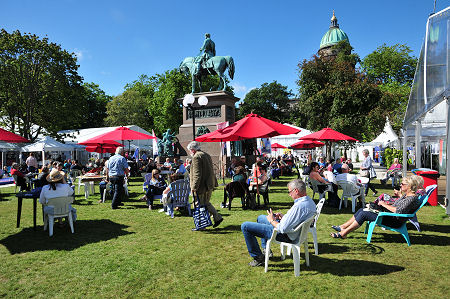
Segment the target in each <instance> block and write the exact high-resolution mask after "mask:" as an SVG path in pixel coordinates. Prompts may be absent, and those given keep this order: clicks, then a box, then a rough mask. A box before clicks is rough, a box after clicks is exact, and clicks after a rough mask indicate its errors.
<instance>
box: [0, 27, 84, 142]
mask: <svg viewBox="0 0 450 299" xmlns="http://www.w3.org/2000/svg"><path fill="white" fill-rule="evenodd" d="M77 70H78V65H77V59H76V57H75V55H74V54H73V53H72V54H71V53H69V52H67V51H66V50H63V49H62V48H61V46H60V45H57V44H55V43H50V42H49V41H48V39H47V38H43V39H40V38H39V37H38V36H36V35H31V34H23V35H22V34H21V33H20V31H14V32H13V33H11V34H9V33H8V32H7V31H6V30H4V29H2V30H1V31H0V115H3V118H2V125H4V126H6V127H7V128H8V129H10V130H12V131H16V132H18V133H19V134H20V135H22V136H24V137H26V138H28V139H31V140H34V139H35V138H36V137H37V135H38V134H39V133H41V132H42V131H43V129H44V128H45V130H46V131H47V132H48V133H50V134H51V135H55V134H56V132H57V131H59V130H62V129H68V128H73V127H78V126H79V125H80V124H81V123H84V122H85V120H84V115H85V114H86V112H87V111H86V105H85V102H84V101H83V98H82V95H83V88H82V86H81V80H82V78H81V77H80V76H79V75H78V73H77ZM80 103H81V104H80Z"/></svg>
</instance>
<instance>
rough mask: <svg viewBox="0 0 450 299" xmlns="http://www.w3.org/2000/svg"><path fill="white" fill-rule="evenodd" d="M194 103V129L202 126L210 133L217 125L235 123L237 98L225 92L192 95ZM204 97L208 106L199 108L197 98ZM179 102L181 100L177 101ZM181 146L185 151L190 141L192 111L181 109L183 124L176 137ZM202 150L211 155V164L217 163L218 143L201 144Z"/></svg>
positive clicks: (218, 154)
mask: <svg viewBox="0 0 450 299" xmlns="http://www.w3.org/2000/svg"><path fill="white" fill-rule="evenodd" d="M193 95H194V97H195V102H194V104H193V106H194V107H195V108H196V110H195V128H196V130H197V128H198V127H200V126H204V127H207V128H208V129H209V130H210V131H211V132H213V131H215V130H217V124H219V123H222V122H226V121H228V122H230V124H231V123H233V122H234V121H235V117H236V116H235V113H236V109H235V103H236V102H237V101H239V98H237V97H235V96H233V95H231V94H230V93H228V92H225V91H211V92H202V93H194V94H193ZM200 96H206V97H207V98H208V105H206V106H202V107H200V106H199V105H198V98H199V97H200ZM178 100H179V101H180V102H182V101H183V99H178ZM177 138H178V140H179V141H180V144H181V146H182V147H183V148H184V149H185V150H186V152H187V153H189V152H188V151H187V148H186V147H187V145H188V144H189V142H191V141H192V138H193V136H192V111H191V110H190V109H187V108H186V107H183V124H182V125H181V126H180V129H179V133H178V135H177ZM202 150H204V151H205V152H207V153H208V154H210V155H211V157H212V159H213V162H214V163H217V162H218V161H219V156H220V142H202Z"/></svg>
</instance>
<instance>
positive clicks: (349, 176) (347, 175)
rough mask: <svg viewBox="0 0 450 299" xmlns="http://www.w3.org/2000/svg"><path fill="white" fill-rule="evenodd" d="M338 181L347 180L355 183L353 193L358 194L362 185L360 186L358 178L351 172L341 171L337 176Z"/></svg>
mask: <svg viewBox="0 0 450 299" xmlns="http://www.w3.org/2000/svg"><path fill="white" fill-rule="evenodd" d="M336 181H337V182H340V181H344V182H345V181H346V182H349V183H351V184H352V185H353V188H352V194H356V193H358V192H359V189H360V187H359V186H358V178H357V177H356V175H354V174H351V173H341V174H338V175H337V176H336Z"/></svg>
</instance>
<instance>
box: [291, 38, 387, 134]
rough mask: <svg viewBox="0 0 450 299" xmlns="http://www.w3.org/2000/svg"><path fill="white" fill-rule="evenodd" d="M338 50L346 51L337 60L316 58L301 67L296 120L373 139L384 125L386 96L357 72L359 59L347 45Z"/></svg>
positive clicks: (302, 124) (313, 127) (304, 123)
mask: <svg viewBox="0 0 450 299" xmlns="http://www.w3.org/2000/svg"><path fill="white" fill-rule="evenodd" d="M335 47H338V48H340V49H343V50H342V51H341V52H339V54H338V55H337V57H336V58H335V59H333V58H331V59H330V58H329V57H327V58H323V57H319V56H313V57H312V59H311V60H304V61H303V62H301V63H300V64H299V79H298V81H297V84H298V86H299V101H298V106H297V107H296V109H294V112H293V113H292V115H293V116H294V119H293V120H294V121H296V123H297V124H298V125H300V126H303V127H307V128H308V129H310V130H314V131H317V130H320V129H322V128H325V127H331V128H333V129H335V130H337V131H340V132H342V133H344V134H347V135H349V136H352V137H354V138H356V139H359V140H362V141H365V140H367V139H371V138H373V137H375V136H376V134H378V133H379V132H380V131H381V130H382V128H383V125H384V117H383V116H382V115H380V114H382V112H383V111H380V109H377V107H379V106H380V103H381V102H380V100H381V99H382V95H383V94H382V92H381V91H380V90H379V89H378V88H377V86H376V85H374V84H372V83H371V82H369V81H368V80H366V79H365V78H364V76H363V74H361V73H360V72H359V71H358V70H357V69H355V64H356V63H357V61H359V58H358V56H357V55H356V54H352V52H351V51H352V49H351V46H350V45H349V44H348V43H347V42H345V41H344V42H341V43H339V44H338V45H337V46H335Z"/></svg>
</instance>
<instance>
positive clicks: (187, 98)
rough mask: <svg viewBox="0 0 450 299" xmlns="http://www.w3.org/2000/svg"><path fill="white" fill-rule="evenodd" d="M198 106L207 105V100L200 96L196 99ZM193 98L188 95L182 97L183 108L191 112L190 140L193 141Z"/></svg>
mask: <svg viewBox="0 0 450 299" xmlns="http://www.w3.org/2000/svg"><path fill="white" fill-rule="evenodd" d="M197 101H198V104H199V105H200V106H206V105H208V98H207V97H205V96H201V97H199V98H198V100H197ZM194 102H195V97H194V96H193V95H192V94H190V93H188V94H187V95H185V96H184V99H183V106H184V107H186V108H187V109H190V110H191V111H192V140H195V107H194Z"/></svg>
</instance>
